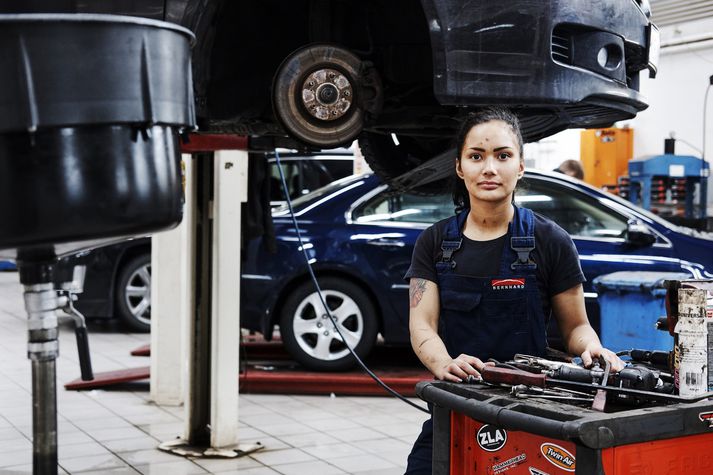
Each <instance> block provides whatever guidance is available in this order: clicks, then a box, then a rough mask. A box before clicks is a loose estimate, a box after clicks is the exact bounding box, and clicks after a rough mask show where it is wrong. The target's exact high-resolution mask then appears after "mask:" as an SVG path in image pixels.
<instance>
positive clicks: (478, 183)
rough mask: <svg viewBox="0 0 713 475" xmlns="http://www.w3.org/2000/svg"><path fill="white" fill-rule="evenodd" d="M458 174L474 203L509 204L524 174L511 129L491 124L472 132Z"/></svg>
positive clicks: (488, 123)
mask: <svg viewBox="0 0 713 475" xmlns="http://www.w3.org/2000/svg"><path fill="white" fill-rule="evenodd" d="M456 173H457V174H458V176H459V177H460V178H462V179H463V181H465V187H466V188H467V190H468V194H469V195H470V199H471V201H472V200H474V199H475V200H481V201H487V202H493V203H497V202H502V201H508V202H509V201H510V200H511V199H512V192H513V190H514V189H515V185H517V180H518V179H520V178H521V177H522V175H523V174H524V173H525V166H524V163H523V160H522V157H521V156H520V146H519V144H518V142H517V139H516V137H515V134H514V133H513V131H512V128H511V127H510V125H509V124H507V123H506V122H503V121H501V120H491V121H489V122H485V123H483V124H479V125H476V126H475V127H473V128H472V129H470V131H469V132H468V135H466V137H465V141H464V142H463V149H462V150H461V152H460V159H459V160H456Z"/></svg>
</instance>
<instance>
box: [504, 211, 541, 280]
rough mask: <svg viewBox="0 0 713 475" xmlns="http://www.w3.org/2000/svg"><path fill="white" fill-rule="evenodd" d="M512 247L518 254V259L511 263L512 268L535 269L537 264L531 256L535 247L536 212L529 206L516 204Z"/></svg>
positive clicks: (511, 240)
mask: <svg viewBox="0 0 713 475" xmlns="http://www.w3.org/2000/svg"><path fill="white" fill-rule="evenodd" d="M514 208H515V214H514V216H513V220H512V229H511V233H512V234H511V237H510V248H511V249H512V250H513V251H514V252H515V254H517V259H515V261H514V262H513V263H512V264H510V268H511V269H512V270H535V269H537V264H535V262H534V261H533V260H532V258H531V257H530V253H531V252H532V251H533V250H534V249H535V214H534V213H533V212H532V210H530V209H528V208H520V207H518V206H514Z"/></svg>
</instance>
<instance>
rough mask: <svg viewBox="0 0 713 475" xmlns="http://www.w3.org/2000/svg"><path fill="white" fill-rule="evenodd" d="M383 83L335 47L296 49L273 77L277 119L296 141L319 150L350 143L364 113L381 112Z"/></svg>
mask: <svg viewBox="0 0 713 475" xmlns="http://www.w3.org/2000/svg"><path fill="white" fill-rule="evenodd" d="M381 89H382V88H381V81H380V80H379V78H378V74H377V73H376V71H375V69H374V68H373V67H371V66H370V65H369V63H364V62H362V61H361V59H359V58H358V57H357V56H355V55H354V54H352V53H351V52H349V51H347V50H345V49H343V48H339V47H336V46H333V45H322V44H316V45H310V46H306V47H303V48H301V49H298V50H297V51H295V52H293V53H292V54H290V55H289V56H288V57H287V58H285V60H284V61H283V62H282V64H281V65H280V67H279V68H278V69H277V72H276V73H275V78H274V80H273V86H272V103H273V108H274V111H275V116H276V117H277V119H278V120H279V121H280V123H281V124H282V126H283V127H284V128H285V130H287V131H288V132H289V133H290V134H291V135H293V136H294V137H295V138H297V139H299V140H300V141H302V142H305V143H307V144H310V145H314V146H317V147H320V148H335V147H339V146H342V145H346V144H349V143H351V142H352V141H353V140H354V139H355V138H356V137H357V136H358V135H359V133H360V132H361V130H362V127H363V125H364V121H365V118H366V116H367V114H371V113H375V112H377V111H378V110H379V109H380V107H381V94H382V93H381Z"/></svg>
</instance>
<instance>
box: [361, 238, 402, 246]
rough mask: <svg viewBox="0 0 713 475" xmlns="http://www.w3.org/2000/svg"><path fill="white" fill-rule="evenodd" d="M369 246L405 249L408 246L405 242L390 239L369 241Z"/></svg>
mask: <svg viewBox="0 0 713 475" xmlns="http://www.w3.org/2000/svg"><path fill="white" fill-rule="evenodd" d="M366 243H367V244H369V245H371V246H383V247H404V246H405V245H406V243H405V242H403V241H399V240H398V239H390V238H383V237H382V238H376V239H369V240H368V241H367V242H366Z"/></svg>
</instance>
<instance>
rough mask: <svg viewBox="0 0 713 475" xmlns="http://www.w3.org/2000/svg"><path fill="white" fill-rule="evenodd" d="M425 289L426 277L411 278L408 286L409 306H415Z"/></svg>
mask: <svg viewBox="0 0 713 475" xmlns="http://www.w3.org/2000/svg"><path fill="white" fill-rule="evenodd" d="M425 291H426V279H411V282H410V286H409V307H411V308H416V307H417V306H418V304H419V302H421V299H422V298H423V293H424V292H425Z"/></svg>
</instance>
